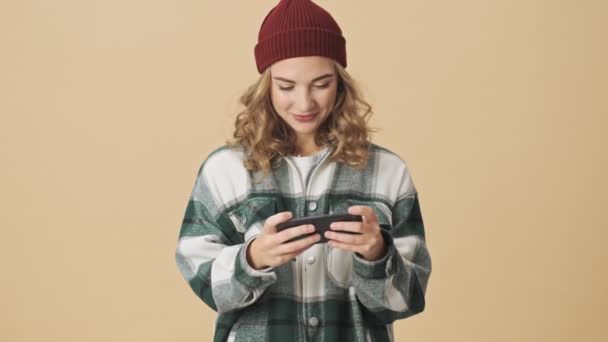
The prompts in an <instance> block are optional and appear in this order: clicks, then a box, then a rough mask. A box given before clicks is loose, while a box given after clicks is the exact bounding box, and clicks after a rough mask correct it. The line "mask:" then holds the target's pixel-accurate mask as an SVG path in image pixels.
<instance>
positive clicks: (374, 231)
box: [325, 205, 386, 261]
mask: <svg viewBox="0 0 608 342" xmlns="http://www.w3.org/2000/svg"><path fill="white" fill-rule="evenodd" d="M348 213H349V214H352V215H361V216H362V219H363V222H358V221H354V222H347V221H343V222H334V223H332V224H331V226H330V228H331V230H332V231H329V230H328V231H326V232H325V237H326V238H328V239H329V240H330V241H329V242H328V244H329V246H330V247H334V248H340V249H344V250H347V251H352V252H356V253H359V254H360V255H361V256H362V257H363V258H364V259H365V260H369V261H373V260H378V259H380V258H382V257H383V256H384V254H385V253H386V251H385V243H384V238H383V237H382V233H380V225H379V224H378V218H377V217H376V213H374V209H373V208H370V207H367V206H363V205H355V206H352V207H349V208H348ZM340 230H341V231H348V232H354V233H359V234H360V235H356V234H348V233H340V232H338V231H340Z"/></svg>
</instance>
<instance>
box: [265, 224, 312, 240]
mask: <svg viewBox="0 0 608 342" xmlns="http://www.w3.org/2000/svg"><path fill="white" fill-rule="evenodd" d="M314 231H315V226H314V225H312V224H303V225H300V226H295V227H291V228H287V229H285V230H282V231H280V232H279V233H277V234H276V238H275V239H276V240H275V241H276V243H283V242H285V241H287V240H291V239H293V238H295V237H298V236H300V235H304V234H310V233H313V232H314Z"/></svg>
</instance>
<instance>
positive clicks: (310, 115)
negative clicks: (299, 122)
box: [293, 112, 319, 118]
mask: <svg viewBox="0 0 608 342" xmlns="http://www.w3.org/2000/svg"><path fill="white" fill-rule="evenodd" d="M317 114H319V113H318V112H317V113H314V114H304V115H299V114H293V115H294V116H297V117H299V118H309V117H312V116H315V115H317Z"/></svg>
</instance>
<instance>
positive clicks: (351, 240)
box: [325, 231, 364, 245]
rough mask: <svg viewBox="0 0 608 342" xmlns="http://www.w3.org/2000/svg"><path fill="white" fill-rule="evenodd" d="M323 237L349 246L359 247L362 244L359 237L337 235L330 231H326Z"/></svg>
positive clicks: (345, 234) (344, 234)
mask: <svg viewBox="0 0 608 342" xmlns="http://www.w3.org/2000/svg"><path fill="white" fill-rule="evenodd" d="M325 237H326V238H328V239H329V240H333V241H337V242H341V243H345V244H349V245H360V244H362V243H363V242H364V240H363V239H362V237H361V235H354V234H348V233H338V232H332V231H326V232H325Z"/></svg>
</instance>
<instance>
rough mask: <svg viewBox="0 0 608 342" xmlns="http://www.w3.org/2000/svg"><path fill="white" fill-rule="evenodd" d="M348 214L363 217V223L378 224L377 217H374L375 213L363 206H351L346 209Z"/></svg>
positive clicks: (370, 208)
mask: <svg viewBox="0 0 608 342" xmlns="http://www.w3.org/2000/svg"><path fill="white" fill-rule="evenodd" d="M348 213H349V214H353V215H361V216H363V217H362V219H363V222H364V223H377V222H378V217H377V216H376V212H375V211H374V209H373V208H372V207H368V206H365V205H353V206H350V207H348Z"/></svg>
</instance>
